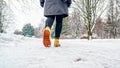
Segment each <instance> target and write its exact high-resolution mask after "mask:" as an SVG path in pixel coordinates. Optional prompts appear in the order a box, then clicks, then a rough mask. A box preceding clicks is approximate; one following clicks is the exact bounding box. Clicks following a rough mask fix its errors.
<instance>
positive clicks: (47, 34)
mask: <svg viewBox="0 0 120 68" xmlns="http://www.w3.org/2000/svg"><path fill="white" fill-rule="evenodd" d="M43 44H44V46H45V47H50V46H51V29H50V28H49V27H46V28H45V29H44V32H43Z"/></svg>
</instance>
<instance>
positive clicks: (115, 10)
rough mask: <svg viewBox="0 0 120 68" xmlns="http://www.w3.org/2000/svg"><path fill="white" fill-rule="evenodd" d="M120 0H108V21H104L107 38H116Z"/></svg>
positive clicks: (119, 18) (119, 15)
mask: <svg viewBox="0 0 120 68" xmlns="http://www.w3.org/2000/svg"><path fill="white" fill-rule="evenodd" d="M119 3H120V1H119V0H110V1H109V12H108V22H107V23H106V27H105V30H106V32H107V38H117V34H119V29H120V28H119V27H120V23H119V20H120V5H119Z"/></svg>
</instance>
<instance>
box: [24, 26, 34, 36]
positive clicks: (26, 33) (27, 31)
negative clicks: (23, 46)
mask: <svg viewBox="0 0 120 68" xmlns="http://www.w3.org/2000/svg"><path fill="white" fill-rule="evenodd" d="M22 31H23V32H22V35H24V36H27V37H32V36H33V35H34V28H33V26H32V25H31V24H26V25H25V26H24V27H23V29H22Z"/></svg>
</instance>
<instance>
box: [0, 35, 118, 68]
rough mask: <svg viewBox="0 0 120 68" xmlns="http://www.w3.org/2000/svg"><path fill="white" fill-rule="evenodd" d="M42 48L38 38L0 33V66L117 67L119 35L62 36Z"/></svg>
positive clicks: (54, 67)
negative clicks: (59, 43)
mask: <svg viewBox="0 0 120 68" xmlns="http://www.w3.org/2000/svg"><path fill="white" fill-rule="evenodd" d="M53 41H54V40H52V47H50V48H45V47H44V46H43V44H42V39H37V38H28V37H24V36H20V35H12V34H0V68H120V39H94V40H90V41H88V40H80V39H62V40H61V47H58V48H56V47H53Z"/></svg>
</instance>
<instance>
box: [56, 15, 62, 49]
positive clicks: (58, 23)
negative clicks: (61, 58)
mask: <svg viewBox="0 0 120 68" xmlns="http://www.w3.org/2000/svg"><path fill="white" fill-rule="evenodd" d="M62 22H63V16H62V15H57V16H56V27H55V41H54V46H55V47H59V46H60V43H59V38H60V34H61V31H62Z"/></svg>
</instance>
